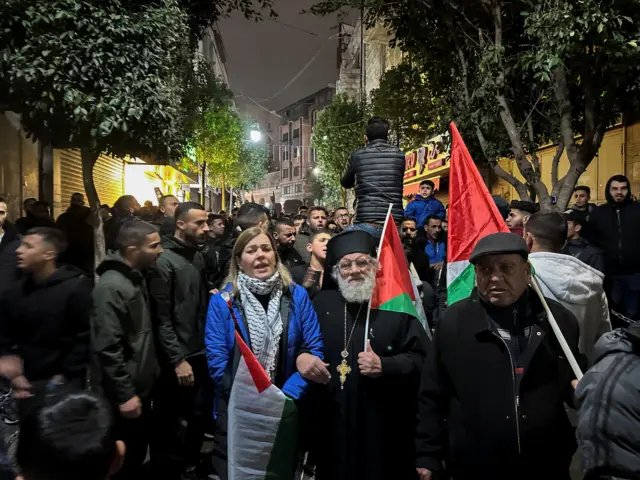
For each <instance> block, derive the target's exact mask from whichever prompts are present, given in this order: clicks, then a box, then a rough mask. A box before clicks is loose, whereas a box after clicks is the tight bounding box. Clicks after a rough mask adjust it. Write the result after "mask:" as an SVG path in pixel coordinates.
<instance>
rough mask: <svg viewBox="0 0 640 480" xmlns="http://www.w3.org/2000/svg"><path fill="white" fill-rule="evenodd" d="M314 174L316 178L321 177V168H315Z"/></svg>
mask: <svg viewBox="0 0 640 480" xmlns="http://www.w3.org/2000/svg"><path fill="white" fill-rule="evenodd" d="M313 174H314V175H315V176H318V175H320V167H316V168H314V169H313Z"/></svg>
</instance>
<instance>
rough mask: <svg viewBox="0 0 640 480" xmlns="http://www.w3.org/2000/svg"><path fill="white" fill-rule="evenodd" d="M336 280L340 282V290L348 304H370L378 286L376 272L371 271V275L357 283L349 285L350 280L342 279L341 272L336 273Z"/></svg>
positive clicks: (363, 277)
mask: <svg viewBox="0 0 640 480" xmlns="http://www.w3.org/2000/svg"><path fill="white" fill-rule="evenodd" d="M334 280H335V281H336V282H338V288H339V289H340V294H341V295H342V298H344V299H345V301H346V302H347V303H364V302H368V301H369V299H370V298H371V294H372V293H373V288H374V287H375V285H376V271H375V270H373V269H372V270H371V271H370V272H369V273H367V274H365V275H362V279H360V280H359V281H357V282H352V283H349V278H348V277H347V278H346V279H344V278H342V275H340V272H336V274H335V275H334Z"/></svg>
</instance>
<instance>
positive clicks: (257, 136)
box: [250, 130, 262, 143]
mask: <svg viewBox="0 0 640 480" xmlns="http://www.w3.org/2000/svg"><path fill="white" fill-rule="evenodd" d="M250 137H251V141H252V142H253V143H258V142H259V141H260V140H261V139H262V134H261V133H260V130H251V133H250Z"/></svg>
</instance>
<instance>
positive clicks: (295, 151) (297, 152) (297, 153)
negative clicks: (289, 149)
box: [293, 147, 299, 158]
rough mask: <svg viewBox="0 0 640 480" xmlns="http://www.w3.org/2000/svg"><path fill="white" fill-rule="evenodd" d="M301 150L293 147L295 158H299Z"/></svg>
mask: <svg viewBox="0 0 640 480" xmlns="http://www.w3.org/2000/svg"><path fill="white" fill-rule="evenodd" d="M298 156H299V150H298V147H293V158H298Z"/></svg>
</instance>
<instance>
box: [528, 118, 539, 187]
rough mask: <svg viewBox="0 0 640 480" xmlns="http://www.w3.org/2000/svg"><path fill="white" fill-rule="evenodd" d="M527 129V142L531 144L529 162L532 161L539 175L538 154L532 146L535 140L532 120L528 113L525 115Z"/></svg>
mask: <svg viewBox="0 0 640 480" xmlns="http://www.w3.org/2000/svg"><path fill="white" fill-rule="evenodd" d="M526 123H527V130H528V132H529V142H530V144H531V145H532V148H531V163H533V168H534V169H535V171H536V172H538V175H540V160H539V159H538V154H537V153H536V151H535V148H534V147H533V145H535V140H534V138H535V137H534V135H533V122H532V120H531V115H529V116H528V117H527V122H526Z"/></svg>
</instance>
